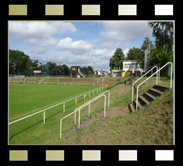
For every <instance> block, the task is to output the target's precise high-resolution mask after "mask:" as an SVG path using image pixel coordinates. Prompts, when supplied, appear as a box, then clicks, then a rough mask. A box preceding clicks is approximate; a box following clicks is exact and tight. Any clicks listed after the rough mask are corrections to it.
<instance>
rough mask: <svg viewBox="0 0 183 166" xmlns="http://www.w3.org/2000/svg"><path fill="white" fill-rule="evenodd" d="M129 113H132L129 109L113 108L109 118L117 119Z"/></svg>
mask: <svg viewBox="0 0 183 166" xmlns="http://www.w3.org/2000/svg"><path fill="white" fill-rule="evenodd" d="M129 113H130V111H129V109H128V107H113V108H110V109H109V111H108V113H107V116H109V117H117V116H121V115H127V114H129Z"/></svg>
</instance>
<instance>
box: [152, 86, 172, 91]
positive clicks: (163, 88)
mask: <svg viewBox="0 0 183 166" xmlns="http://www.w3.org/2000/svg"><path fill="white" fill-rule="evenodd" d="M153 88H154V89H157V90H159V91H161V92H164V91H166V90H169V89H170V87H168V86H162V85H154V87H153Z"/></svg>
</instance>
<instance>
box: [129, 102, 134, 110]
mask: <svg viewBox="0 0 183 166" xmlns="http://www.w3.org/2000/svg"><path fill="white" fill-rule="evenodd" d="M128 108H129V109H130V111H131V112H135V108H134V105H133V104H132V103H131V104H129V105H128Z"/></svg>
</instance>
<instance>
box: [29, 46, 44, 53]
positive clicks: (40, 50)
mask: <svg viewBox="0 0 183 166" xmlns="http://www.w3.org/2000/svg"><path fill="white" fill-rule="evenodd" d="M30 52H31V53H36V54H45V53H46V52H47V49H46V48H42V47H39V48H37V49H34V50H31V51H30Z"/></svg>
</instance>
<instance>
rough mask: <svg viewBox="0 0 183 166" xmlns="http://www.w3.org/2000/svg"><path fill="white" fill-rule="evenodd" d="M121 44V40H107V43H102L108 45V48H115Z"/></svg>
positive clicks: (104, 45)
mask: <svg viewBox="0 0 183 166" xmlns="http://www.w3.org/2000/svg"><path fill="white" fill-rule="evenodd" d="M119 45H120V42H113V41H106V42H105V43H103V44H102V46H103V47H107V48H113V47H117V46H119Z"/></svg>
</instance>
